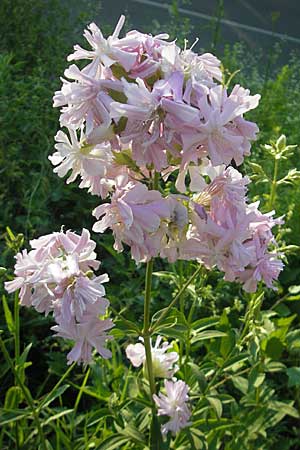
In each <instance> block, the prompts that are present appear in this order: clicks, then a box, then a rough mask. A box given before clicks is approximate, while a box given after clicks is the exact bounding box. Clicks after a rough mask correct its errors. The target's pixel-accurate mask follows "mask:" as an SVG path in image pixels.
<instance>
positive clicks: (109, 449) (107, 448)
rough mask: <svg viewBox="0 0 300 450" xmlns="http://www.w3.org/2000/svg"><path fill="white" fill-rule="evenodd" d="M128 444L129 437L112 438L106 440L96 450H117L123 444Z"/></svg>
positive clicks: (114, 436)
mask: <svg viewBox="0 0 300 450" xmlns="http://www.w3.org/2000/svg"><path fill="white" fill-rule="evenodd" d="M127 443H128V437H125V436H116V435H113V436H110V437H108V438H107V439H105V440H104V441H103V442H101V444H100V445H99V446H98V447H95V450H115V449H120V448H121V445H122V444H127Z"/></svg>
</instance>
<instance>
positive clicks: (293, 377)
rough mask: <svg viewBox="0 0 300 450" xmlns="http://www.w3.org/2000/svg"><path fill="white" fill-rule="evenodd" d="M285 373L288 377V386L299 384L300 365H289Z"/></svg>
mask: <svg viewBox="0 0 300 450" xmlns="http://www.w3.org/2000/svg"><path fill="white" fill-rule="evenodd" d="M286 374H287V376H288V377H289V381H288V387H293V386H300V367H289V368H288V369H286Z"/></svg>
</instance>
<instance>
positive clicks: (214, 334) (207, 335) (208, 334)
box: [191, 330, 227, 344]
mask: <svg viewBox="0 0 300 450" xmlns="http://www.w3.org/2000/svg"><path fill="white" fill-rule="evenodd" d="M223 336H227V334H226V333H224V332H223V331H218V330H206V331H202V332H201V333H197V334H196V335H194V336H193V337H192V339H191V343H192V344H195V342H199V341H204V340H207V339H214V338H221V337H223Z"/></svg>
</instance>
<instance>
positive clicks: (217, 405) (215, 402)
mask: <svg viewBox="0 0 300 450" xmlns="http://www.w3.org/2000/svg"><path fill="white" fill-rule="evenodd" d="M206 398H207V400H208V401H209V403H210V405H211V406H212V408H213V409H214V411H215V413H216V414H217V417H218V419H220V418H221V416H222V412H223V408H222V402H221V400H220V399H219V398H217V397H210V396H209V397H206Z"/></svg>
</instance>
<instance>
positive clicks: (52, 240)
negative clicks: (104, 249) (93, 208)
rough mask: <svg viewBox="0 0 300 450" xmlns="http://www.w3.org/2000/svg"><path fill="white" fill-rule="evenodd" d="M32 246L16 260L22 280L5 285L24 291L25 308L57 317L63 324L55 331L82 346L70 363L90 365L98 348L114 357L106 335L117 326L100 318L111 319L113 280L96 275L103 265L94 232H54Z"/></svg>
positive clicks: (71, 355) (22, 297)
mask: <svg viewBox="0 0 300 450" xmlns="http://www.w3.org/2000/svg"><path fill="white" fill-rule="evenodd" d="M30 244H31V247H32V250H30V251H29V252H27V250H23V251H22V253H18V254H17V255H16V261H17V262H16V264H15V275H16V278H15V279H14V280H13V281H8V282H6V283H5V288H6V290H7V291H8V292H14V291H16V290H17V289H20V301H21V304H22V305H25V306H32V307H34V308H35V309H36V310H37V311H38V312H44V313H45V314H49V313H50V312H52V313H53V315H54V318H55V320H56V322H57V323H58V326H56V327H54V328H53V329H54V330H55V331H57V332H58V335H59V336H63V337H66V338H69V339H72V340H74V341H75V342H76V345H75V348H76V350H73V351H71V352H70V353H69V355H68V359H69V362H70V363H71V362H72V361H78V362H80V361H83V362H90V360H91V350H92V348H93V347H95V348H96V349H97V351H98V352H99V353H100V354H101V355H102V356H103V357H108V356H109V355H110V352H109V351H108V350H107V349H106V348H105V347H104V344H105V340H106V339H107V338H109V336H106V335H105V333H104V330H107V329H109V328H112V326H113V323H112V322H111V320H110V319H106V320H101V319H100V318H99V316H104V315H105V314H106V309H107V307H108V305H109V301H108V300H107V299H106V298H105V297H104V296H105V289H104V286H103V283H105V282H107V281H108V280H109V278H108V276H107V274H103V275H100V276H96V275H95V274H94V270H97V269H98V268H99V265H100V261H97V259H96V253H95V252H94V249H95V247H96V243H95V242H94V241H92V240H91V239H90V234H89V232H88V230H86V229H83V231H82V233H81V235H78V234H76V233H73V232H72V231H66V232H64V231H61V232H57V233H52V234H49V235H46V236H42V237H40V238H38V239H34V240H32V241H30ZM100 338H101V339H100Z"/></svg>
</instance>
